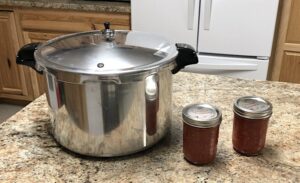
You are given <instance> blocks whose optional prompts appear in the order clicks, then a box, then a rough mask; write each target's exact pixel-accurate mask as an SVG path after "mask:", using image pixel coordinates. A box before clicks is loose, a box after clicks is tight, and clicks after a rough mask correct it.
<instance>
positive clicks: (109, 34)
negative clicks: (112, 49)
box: [101, 22, 115, 41]
mask: <svg viewBox="0 0 300 183" xmlns="http://www.w3.org/2000/svg"><path fill="white" fill-rule="evenodd" d="M101 32H102V34H103V36H104V37H105V39H106V41H113V40H114V39H115V30H113V29H110V22H104V29H103V30H101Z"/></svg>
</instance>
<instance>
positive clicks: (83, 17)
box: [18, 10, 130, 32]
mask: <svg viewBox="0 0 300 183" xmlns="http://www.w3.org/2000/svg"><path fill="white" fill-rule="evenodd" d="M18 16H19V21H20V23H21V28H22V29H23V30H37V31H51V32H81V31H88V30H93V29H98V28H99V29H102V26H100V25H102V24H103V23H104V22H106V21H108V22H110V23H111V27H112V28H113V29H129V28H130V15H129V14H120V13H86V12H64V11H29V10H20V11H18Z"/></svg>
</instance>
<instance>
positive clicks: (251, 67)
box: [197, 61, 258, 71]
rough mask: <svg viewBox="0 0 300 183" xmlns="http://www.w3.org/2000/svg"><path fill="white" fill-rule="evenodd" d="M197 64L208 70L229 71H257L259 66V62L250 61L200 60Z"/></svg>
mask: <svg viewBox="0 0 300 183" xmlns="http://www.w3.org/2000/svg"><path fill="white" fill-rule="evenodd" d="M197 66H198V67H199V68H201V69H207V70H228V71H235V70H238V71H255V70H257V68H258V65H257V64H250V63H238V62H237V63H215V64H214V63H208V62H201V61H199V62H198V64H197Z"/></svg>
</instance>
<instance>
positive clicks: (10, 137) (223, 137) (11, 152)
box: [0, 73, 300, 183]
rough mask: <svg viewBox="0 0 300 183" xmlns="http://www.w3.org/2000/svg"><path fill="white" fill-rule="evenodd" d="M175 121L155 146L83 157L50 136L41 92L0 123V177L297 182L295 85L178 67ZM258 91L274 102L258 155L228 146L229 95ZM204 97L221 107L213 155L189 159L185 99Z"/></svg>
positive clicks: (298, 105) (299, 126)
mask: <svg viewBox="0 0 300 183" xmlns="http://www.w3.org/2000/svg"><path fill="white" fill-rule="evenodd" d="M173 83H174V85H173V124H172V128H171V132H170V134H168V135H167V136H166V138H164V139H163V140H162V141H161V142H160V143H158V144H157V145H156V146H154V147H152V148H150V149H148V150H146V151H144V152H140V153H137V154H134V155H131V156H126V157H119V158H88V157H84V156H81V155H77V154H75V153H72V152H70V151H67V150H65V149H63V148H61V147H60V146H59V145H58V144H57V143H56V142H55V141H54V140H53V138H52V136H51V134H50V133H49V131H50V128H51V127H50V122H49V116H48V114H47V110H48V109H47V104H46V100H45V96H41V97H40V98H38V99H37V100H35V101H34V102H32V103H31V104H29V105H28V106H27V107H25V108H24V109H23V110H21V111H20V112H19V113H17V114H16V115H14V116H13V117H11V118H10V119H9V120H7V121H6V122H4V123H2V124H1V125H0V134H1V135H0V147H1V148H0V182H22V183H25V182H86V183H88V182H206V181H208V182H214V181H217V182H299V181H300V85H296V84H288V83H279V82H266V81H246V80H239V79H230V78H225V77H220V76H206V75H200V74H190V73H179V74H176V75H174V81H173ZM244 95H258V96H262V97H265V98H267V99H268V100H270V101H271V102H272V103H273V106H274V109H273V111H274V114H273V116H272V118H271V121H270V125H269V129H268V135H267V142H266V147H265V149H264V150H263V152H262V154H261V155H259V156H256V157H245V156H241V155H239V154H237V153H235V152H234V150H233V149H232V143H231V133H232V116H233V112H232V103H233V101H234V99H236V98H237V97H239V96H244ZM195 102H208V103H211V104H214V105H216V106H219V108H220V109H221V110H222V112H223V122H222V124H221V127H220V137H219V143H218V153H217V158H216V160H215V162H214V163H213V164H210V165H206V166H194V165H191V164H189V163H187V162H186V161H185V160H184V159H183V154H182V121H181V110H182V108H183V106H185V105H187V104H190V103H195Z"/></svg>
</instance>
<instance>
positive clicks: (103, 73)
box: [17, 24, 198, 157]
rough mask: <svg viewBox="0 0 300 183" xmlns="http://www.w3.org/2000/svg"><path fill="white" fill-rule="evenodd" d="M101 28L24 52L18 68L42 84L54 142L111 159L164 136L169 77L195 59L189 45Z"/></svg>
mask: <svg viewBox="0 0 300 183" xmlns="http://www.w3.org/2000/svg"><path fill="white" fill-rule="evenodd" d="M105 26H106V29H105V30H102V31H92V32H83V33H76V34H71V35H66V36H61V37H58V38H56V39H53V40H50V41H48V42H46V43H43V44H39V43H32V44H28V45H25V46H24V47H23V48H21V49H20V51H19V53H18V56H17V63H18V64H23V65H27V66H30V67H32V68H34V69H35V70H36V71H37V72H39V73H41V74H44V76H45V77H46V80H47V86H48V91H47V99H48V104H49V106H50V114H51V119H52V126H53V134H54V137H55V139H56V140H57V141H58V142H59V143H60V144H61V145H63V146H64V147H66V148H68V149H70V150H72V151H75V152H77V153H80V154H84V155H91V156H100V157H111V156H120V155H126V154H130V153H134V152H137V151H140V150H143V149H145V148H147V147H149V146H151V145H153V144H154V143H156V142H157V141H158V140H160V139H161V138H162V137H163V136H164V134H165V133H166V132H167V130H168V128H169V126H170V123H171V119H172V115H171V107H172V103H171V96H172V73H176V72H178V71H179V70H180V69H181V68H183V67H184V66H185V65H188V64H193V63H197V62H198V60H197V55H196V53H195V51H194V50H193V49H191V48H190V47H189V46H188V45H184V44H177V45H176V46H175V45H173V44H171V43H169V42H168V41H167V40H165V39H164V38H162V37H160V36H157V35H152V34H149V33H142V32H135V31H114V30H111V29H109V25H108V24H106V25H105Z"/></svg>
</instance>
